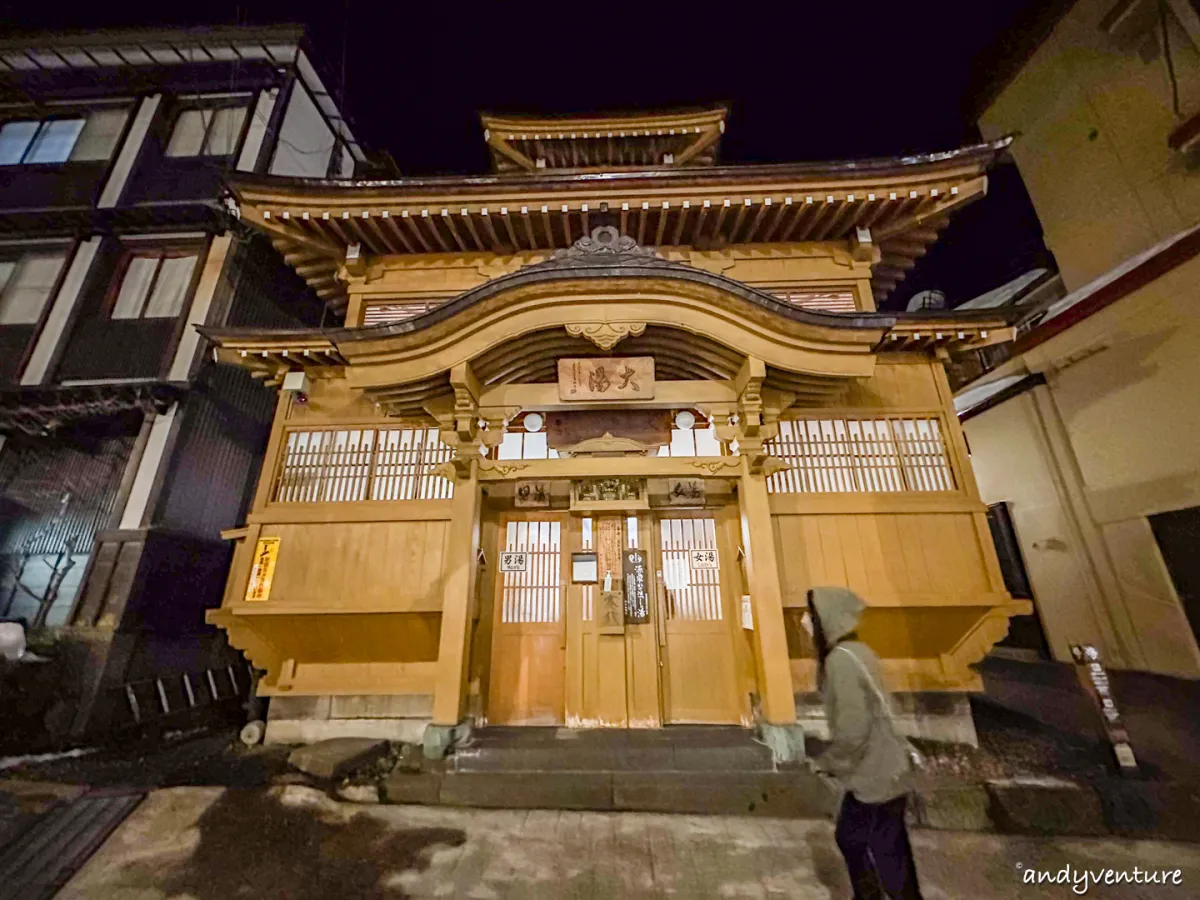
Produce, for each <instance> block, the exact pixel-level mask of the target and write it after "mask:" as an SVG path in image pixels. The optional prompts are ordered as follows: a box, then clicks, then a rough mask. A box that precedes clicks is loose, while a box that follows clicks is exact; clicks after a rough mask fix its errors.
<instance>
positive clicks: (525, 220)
mask: <svg viewBox="0 0 1200 900" xmlns="http://www.w3.org/2000/svg"><path fill="white" fill-rule="evenodd" d="M521 225H522V226H524V229H525V237H526V238H527V239H528V240H529V249H530V250H536V249H538V242H537V238H536V237H534V234H533V220H531V219H530V218H529V207H528V206H522V207H521Z"/></svg>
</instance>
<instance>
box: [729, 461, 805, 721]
mask: <svg viewBox="0 0 1200 900" xmlns="http://www.w3.org/2000/svg"><path fill="white" fill-rule="evenodd" d="M738 502H739V504H740V507H741V525H742V549H743V550H744V551H745V554H746V556H745V565H746V581H747V583H748V584H749V586H750V602H751V604H752V606H753V610H754V664H755V669H756V671H757V674H758V690H759V694H760V695H761V698H762V713H763V716H764V717H765V718H766V720H767V722H768V723H770V724H771V725H792V724H794V723H795V721H796V699H795V694H794V689H793V687H792V668H791V662H790V661H789V659H788V648H787V634H786V632H785V631H784V624H783V591H782V589H781V588H780V585H779V559H778V555H777V554H776V552H775V533H774V530H773V529H772V527H771V506H770V502H769V498H768V495H767V479H766V476H765V475H764V474H763V473H761V472H759V473H754V472H752V471H751V467H750V461H749V460H748V459H746V458H743V461H742V475H741V480H740V481H739V483H738Z"/></svg>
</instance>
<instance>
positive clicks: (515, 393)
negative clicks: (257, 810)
mask: <svg viewBox="0 0 1200 900" xmlns="http://www.w3.org/2000/svg"><path fill="white" fill-rule="evenodd" d="M482 126H483V132H484V138H485V140H486V141H487V143H488V145H489V147H490V149H491V153H492V159H493V162H494V171H493V172H492V173H491V174H488V175H480V176H462V177H438V178H403V179H392V180H364V179H360V180H356V181H355V183H353V184H346V183H343V182H339V181H337V180H331V179H327V178H306V179H296V178H288V177H281V176H280V175H277V174H272V173H271V172H268V171H260V172H254V173H252V172H249V171H247V172H245V173H239V174H237V175H236V176H235V177H234V178H233V179H232V186H233V191H234V194H235V197H236V204H237V207H238V211H239V213H240V216H241V221H242V222H243V223H245V224H246V225H247V226H249V227H250V228H253V229H254V230H256V231H257V232H259V233H261V234H262V235H264V236H266V237H267V238H269V239H270V240H271V241H272V242H273V243H274V245H275V246H276V247H277V248H278V249H279V251H280V252H281V253H282V254H283V255H284V258H285V259H286V260H287V261H288V263H289V264H290V265H291V266H292V267H293V269H294V271H295V272H296V274H297V275H299V276H300V277H302V278H304V279H305V280H306V281H308V283H309V284H310V285H311V286H312V287H313V288H314V289H315V290H316V291H317V292H318V293H320V294H321V295H322V296H323V298H324V299H325V301H326V303H327V305H328V308H329V311H330V314H331V315H332V316H337V317H339V319H341V322H340V324H339V326H338V327H332V328H331V327H327V328H323V329H316V328H294V329H289V330H280V329H278V328H273V327H260V326H257V325H254V324H252V323H238V322H224V323H221V324H219V325H216V326H212V325H209V326H204V327H201V328H200V329H199V330H200V331H201V333H202V334H204V335H205V336H206V337H207V338H209V339H210V340H211V342H212V343H213V345H214V346H215V348H216V358H217V359H218V360H221V361H222V362H225V363H229V364H234V365H238V366H242V367H243V368H245V369H246V370H248V371H249V372H250V373H252V374H254V375H255V376H257V377H259V378H261V379H263V380H264V381H266V382H267V383H269V384H272V385H275V386H277V387H278V388H280V392H279V396H278V403H277V407H276V410H275V414H274V419H273V422H272V425H271V437H270V441H269V443H268V444H267V447H266V451H265V453H264V454H263V455H262V466H261V473H262V474H261V476H260V478H259V480H258V486H257V490H256V492H255V495H254V498H253V501H252V503H251V504H250V506H249V510H248V513H247V514H246V515H245V516H244V518H243V519H242V520H241V521H240V522H239V523H238V524H239V527H237V528H234V529H231V530H229V531H227V532H225V534H226V536H227V537H229V538H230V539H231V540H232V541H233V542H234V544H235V546H236V550H235V553H234V558H233V565H232V570H231V573H230V577H229V580H228V583H227V585H226V587H225V595H224V600H223V603H222V605H221V608H220V609H219V610H217V611H213V612H211V613H209V620H210V621H211V622H214V623H216V624H218V625H219V626H220V627H221V628H222V629H224V630H225V631H226V633H227V634H228V636H229V640H230V643H231V644H233V645H234V646H235V647H238V648H241V649H243V650H244V651H245V652H246V654H247V656H248V657H249V659H250V660H251V661H252V662H253V664H254V666H256V667H257V668H258V669H260V670H262V671H263V672H264V676H263V678H262V680H261V681H260V682H259V685H258V691H259V693H260V694H262V695H266V696H269V697H271V704H270V720H269V722H268V732H267V733H268V739H269V740H276V741H295V740H311V739H314V738H317V737H323V736H329V735H334V734H357V735H374V736H386V737H390V738H402V739H407V740H413V739H419V738H420V737H421V735H422V734H425V735H426V736H427V737H430V736H432V740H431V742H432V743H433V744H434V745H438V746H440V745H442V744H444V743H445V741H446V740H448V738H449V736H450V734H451V730H452V729H453V728H454V726H456V725H458V724H459V723H461V722H462V721H463V720H464V719H473V720H474V721H475V722H476V724H509V725H533V724H557V725H566V726H580V727H582V726H589V727H615V728H624V727H659V726H663V725H668V724H672V723H709V724H733V725H743V726H749V725H751V724H755V723H759V724H765V725H772V726H779V727H795V725H796V723H797V721H798V720H799V721H800V722H801V723H802V724H805V723H807V724H808V725H809V726H810V727H811V728H813V729H817V730H819V729H820V727H821V722H820V716H819V713H818V710H819V706H820V703H819V699H818V698H817V696H816V694H815V659H814V654H813V648H812V645H811V642H810V641H809V639H808V637H807V635H806V634H805V632H804V629H803V628H802V627H801V624H800V622H801V614H802V613H803V611H804V607H805V599H806V591H807V589H808V588H810V587H812V586H814V585H828V584H833V585H848V586H850V587H852V588H854V589H856V590H858V591H859V592H861V593H862V595H863V596H864V597H866V598H867V600H868V602H869V604H870V607H869V609H868V611H867V613H866V616H865V619H864V621H863V624H862V628H861V634H862V636H863V638H864V639H866V640H867V641H869V642H870V643H871V644H872V645H873V646H874V647H875V648H876V649H877V650H878V651H879V653H880V655H881V656H882V657H883V663H884V668H885V672H886V676H887V679H888V686H889V687H890V688H892V689H894V690H896V691H897V692H899V695H900V696H901V697H902V698H903V702H904V706H905V710H906V722H907V725H908V727H910V728H913V729H922V730H923V731H924V733H926V734H936V735H941V736H944V737H953V738H956V739H962V740H972V739H973V737H974V732H973V726H972V724H971V720H970V713H969V708H968V706H967V703H966V699H965V692H968V691H970V690H972V689H976V688H977V687H978V686H979V677H978V675H977V674H976V672H975V671H974V670H973V669H972V668H971V665H972V664H973V663H975V662H977V661H978V660H979V659H981V658H982V657H983V656H984V655H985V654H986V653H987V652H988V650H989V648H991V647H992V645H993V644H994V643H995V642H996V641H997V640H999V639H1001V638H1002V637H1003V636H1004V634H1005V633H1006V631H1007V629H1008V622H1009V618H1010V616H1012V615H1014V614H1019V613H1024V612H1027V611H1028V609H1029V607H1028V604H1027V603H1024V602H1018V601H1014V600H1013V599H1012V598H1011V596H1010V595H1009V593H1008V592H1007V591H1006V590H1005V587H1004V582H1003V579H1002V576H1001V572H1000V569H999V566H998V562H997V557H996V553H995V550H994V547H993V544H992V540H991V537H990V533H989V529H988V524H987V519H986V516H985V506H984V504H983V502H982V501H981V498H980V495H979V491H978V489H977V487H976V484H975V478H974V475H973V473H972V470H971V464H970V461H969V457H968V454H967V448H966V444H965V442H964V440H963V434H962V430H961V428H960V426H959V423H958V419H957V417H956V416H955V414H954V407H953V403H952V395H951V392H950V389H949V387H948V383H947V380H946V374H945V371H944V363H945V362H946V360H948V359H949V358H950V356H951V355H952V354H956V353H960V352H964V351H969V350H972V349H978V348H981V347H985V346H992V345H996V344H1000V343H1003V342H1004V341H1006V340H1008V339H1009V338H1010V337H1011V336H1012V328H1011V327H1009V323H1008V321H1007V319H1006V318H1005V317H1004V316H1003V315H1000V314H997V313H996V312H994V311H989V310H984V311H982V312H964V313H961V314H954V313H947V312H944V311H940V312H939V311H931V312H919V313H904V314H895V313H885V312H880V311H878V310H877V304H878V303H879V302H880V301H881V299H882V298H884V297H886V296H887V294H888V293H889V292H890V291H891V290H892V289H894V288H895V286H896V285H897V284H898V283H899V281H901V280H902V279H903V278H904V275H905V273H906V272H907V271H909V270H910V269H911V268H912V267H913V266H914V265H915V260H916V259H918V258H919V257H920V256H921V255H923V254H924V253H925V252H926V250H927V249H928V247H929V246H930V245H931V244H932V243H933V242H935V241H936V240H937V237H938V232H939V230H940V229H942V228H943V227H944V226H945V225H946V224H947V222H948V221H949V219H950V217H951V216H952V215H953V214H954V213H955V212H956V211H957V210H958V209H959V208H960V207H962V206H963V205H964V204H967V203H969V202H970V201H972V200H973V199H975V198H978V197H980V196H982V195H983V193H984V192H985V190H986V186H987V174H986V173H987V170H988V167H989V166H990V165H991V164H992V163H993V161H994V160H995V159H996V157H997V155H998V154H999V153H1001V152H1003V151H1004V149H1005V148H1006V147H1007V145H1008V140H1007V139H1000V140H996V141H993V142H991V143H987V144H983V145H980V146H974V147H967V148H963V149H961V150H956V151H952V152H947V153H939V154H935V155H931V156H928V157H919V156H918V157H906V158H903V159H877V160H859V161H855V162H853V163H849V162H834V163H805V164H795V165H765V166H730V165H721V164H720V162H719V151H720V141H721V136H722V134H723V132H724V129H725V112H724V110H722V109H705V110H699V111H684V112H677V113H664V114H659V115H633V116H620V117H594V118H572V119H559V118H526V117H511V116H505V117H501V116H485V117H483V121H482ZM430 728H432V730H430Z"/></svg>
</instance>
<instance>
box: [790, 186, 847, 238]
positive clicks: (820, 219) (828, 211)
mask: <svg viewBox="0 0 1200 900" xmlns="http://www.w3.org/2000/svg"><path fill="white" fill-rule="evenodd" d="M813 205H814V206H817V204H813ZM837 208H838V201H837V200H836V199H835V198H834V197H833V195H832V194H830V195H828V196H826V197H825V202H824V203H822V204H820V205H819V206H818V207H817V212H816V215H814V216H812V217H810V218H809V219H808V221H807V222H805V223H804V228H803V230H802V231H801V232H800V233H799V234H797V235H796V240H798V241H810V240H812V239H813V235H815V234H817V233H818V232H819V231H820V230H821V228H822V226H823V225H824V223H825V222H826V221H828V219H829V217H830V216H832V215H833V214H834V212H835V211H836V210H837Z"/></svg>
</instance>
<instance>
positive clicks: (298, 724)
mask: <svg viewBox="0 0 1200 900" xmlns="http://www.w3.org/2000/svg"><path fill="white" fill-rule="evenodd" d="M432 716H433V696H432V695H431V694H395V695H393V694H378V695H375V694H356V695H349V696H343V697H272V698H271V703H270V707H269V708H268V710H267V733H266V737H265V738H264V739H263V742H264V743H267V744H312V743H315V742H317V741H323V740H327V739H329V738H340V737H361V738H377V739H381V740H388V741H397V742H402V743H406V744H420V743H421V742H422V740H423V738H424V736H425V726H427V725H428V724H429V722H430V719H431V718H432Z"/></svg>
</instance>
